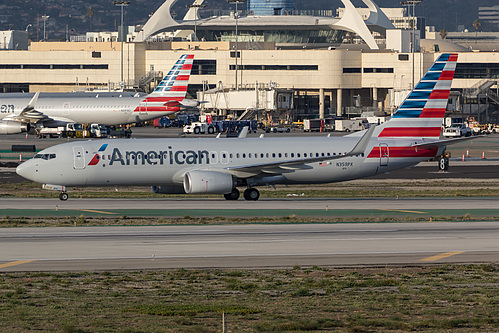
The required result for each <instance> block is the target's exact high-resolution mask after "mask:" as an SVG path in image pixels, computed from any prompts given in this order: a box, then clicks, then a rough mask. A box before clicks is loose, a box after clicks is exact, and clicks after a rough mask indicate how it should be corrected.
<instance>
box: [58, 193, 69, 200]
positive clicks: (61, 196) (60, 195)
mask: <svg viewBox="0 0 499 333" xmlns="http://www.w3.org/2000/svg"><path fill="white" fill-rule="evenodd" d="M68 198H69V195H68V194H67V193H66V192H61V193H60V194H59V200H61V201H66V200H68Z"/></svg>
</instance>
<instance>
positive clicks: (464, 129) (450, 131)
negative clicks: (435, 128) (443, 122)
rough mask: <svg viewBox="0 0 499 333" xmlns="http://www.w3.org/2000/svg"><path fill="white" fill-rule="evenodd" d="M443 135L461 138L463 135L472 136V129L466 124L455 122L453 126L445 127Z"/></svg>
mask: <svg viewBox="0 0 499 333" xmlns="http://www.w3.org/2000/svg"><path fill="white" fill-rule="evenodd" d="M442 135H443V136H445V137H447V138H452V137H454V138H459V137H462V136H470V135H471V129H470V128H469V127H468V126H466V124H462V123H455V124H453V125H452V126H451V127H447V128H444V130H443V132H442Z"/></svg>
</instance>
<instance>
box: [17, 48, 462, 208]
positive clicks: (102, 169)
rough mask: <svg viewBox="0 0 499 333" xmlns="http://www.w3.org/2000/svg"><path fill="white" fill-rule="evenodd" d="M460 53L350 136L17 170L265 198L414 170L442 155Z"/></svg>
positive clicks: (158, 142) (95, 156)
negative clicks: (264, 192)
mask: <svg viewBox="0 0 499 333" xmlns="http://www.w3.org/2000/svg"><path fill="white" fill-rule="evenodd" d="M456 61H457V54H442V55H441V56H440V57H439V58H438V60H437V61H436V62H435V63H434V64H433V65H432V67H431V68H430V69H429V71H428V72H427V73H426V74H425V76H424V77H423V78H422V79H421V81H420V82H419V83H418V85H417V86H416V88H415V89H414V90H413V91H412V92H411V93H410V95H409V96H408V97H407V99H406V100H405V101H404V102H403V104H402V105H401V106H400V108H399V109H398V110H397V112H396V113H395V114H394V115H393V117H392V118H391V119H390V120H389V121H387V122H385V123H383V124H381V125H379V126H376V127H374V126H373V127H371V128H370V129H369V130H365V131H363V132H358V133H354V134H352V135H347V136H344V137H330V136H324V137H299V138H297V137H296V138H293V137H283V138H264V137H263V135H262V136H260V137H259V138H246V137H245V135H244V134H243V135H240V137H239V138H238V139H229V138H192V139H187V138H178V139H137V140H130V139H114V140H113V139H107V140H98V141H86V142H72V143H65V144H61V145H56V146H54V147H51V148H48V149H45V150H43V151H42V152H40V153H39V154H37V155H36V156H35V158H33V159H31V160H29V161H27V162H24V163H22V164H21V165H19V167H18V168H17V173H18V174H19V175H21V176H23V177H25V178H27V179H30V180H32V181H35V182H39V183H44V184H45V188H48V189H56V190H60V191H61V195H60V199H61V200H66V199H67V198H68V195H67V193H66V192H65V190H66V187H67V186H106V185H110V186H118V185H151V186H152V189H153V191H154V192H156V193H170V194H174V193H189V194H204V193H214V194H223V195H224V196H225V198H226V199H227V200H237V199H238V198H239V191H238V189H237V187H245V188H246V189H245V191H244V198H245V199H246V200H258V198H259V196H260V194H259V191H258V190H257V189H256V188H255V186H262V185H275V184H317V183H331V182H339V181H344V180H351V179H357V178H363V177H369V176H373V175H376V174H380V173H385V172H388V171H392V170H396V169H400V168H405V167H410V166H414V165H416V164H417V163H419V162H421V161H424V160H428V159H431V158H434V157H436V156H440V155H441V154H442V152H443V151H444V150H445V148H446V145H447V144H450V143H454V142H456V141H457V140H459V139H454V140H440V139H439V137H440V130H441V124H442V119H443V117H444V114H445V109H446V107H447V101H448V98H449V92H450V88H451V84H452V79H453V77H454V70H455V67H456Z"/></svg>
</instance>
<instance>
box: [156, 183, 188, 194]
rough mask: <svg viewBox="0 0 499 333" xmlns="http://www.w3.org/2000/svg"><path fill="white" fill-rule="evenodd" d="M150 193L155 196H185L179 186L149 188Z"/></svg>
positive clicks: (181, 187) (182, 188)
mask: <svg viewBox="0 0 499 333" xmlns="http://www.w3.org/2000/svg"><path fill="white" fill-rule="evenodd" d="M151 191H152V192H153V193H156V194H185V191H184V187H183V186H181V185H166V186H151Z"/></svg>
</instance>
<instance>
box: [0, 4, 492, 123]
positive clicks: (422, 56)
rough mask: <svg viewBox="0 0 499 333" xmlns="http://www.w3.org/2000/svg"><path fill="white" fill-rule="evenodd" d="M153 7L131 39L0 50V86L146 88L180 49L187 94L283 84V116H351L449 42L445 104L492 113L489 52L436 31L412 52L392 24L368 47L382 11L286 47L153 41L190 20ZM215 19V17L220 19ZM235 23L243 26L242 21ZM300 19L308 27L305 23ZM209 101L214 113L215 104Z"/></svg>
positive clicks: (381, 25) (394, 97)
mask: <svg viewBox="0 0 499 333" xmlns="http://www.w3.org/2000/svg"><path fill="white" fill-rule="evenodd" d="M366 1H367V0H366ZM168 2H170V3H169V5H171V2H172V1H170V0H167V1H166V2H165V3H168ZM369 3H372V2H371V1H369ZM162 7H163V6H162ZM376 7H377V6H376ZM160 10H161V8H160V9H159V10H158V12H159V11H160ZM347 10H348V8H347ZM350 13H351V12H350ZM156 14H157V13H155V14H154V15H153V16H152V17H151V19H150V21H149V22H148V23H146V25H145V26H144V28H143V30H142V31H140V32H138V33H137V34H136V35H137V36H136V37H135V41H127V42H125V43H121V42H117V41H116V39H115V38H113V37H112V36H111V37H110V38H101V39H98V38H96V39H93V38H92V39H91V40H92V41H85V42H33V43H31V45H30V48H29V50H1V51H0V75H1V77H2V80H1V83H0V89H1V90H2V91H3V92H9V91H43V92H56V91H57V92H68V91H74V90H80V91H81V90H89V89H114V88H117V87H118V86H120V85H121V86H125V88H142V89H144V90H150V89H151V88H152V87H153V86H154V85H155V84H156V83H157V82H158V80H160V79H161V78H162V76H163V75H166V73H167V71H168V70H169V69H170V68H171V66H172V64H173V63H175V61H176V60H177V59H178V58H179V57H180V55H182V54H185V53H189V54H194V55H195V60H194V65H193V69H192V75H191V78H190V81H189V93H190V94H191V96H192V97H194V98H195V97H196V92H199V91H203V90H208V89H212V88H215V87H217V88H218V89H219V90H227V89H238V90H245V89H253V90H254V89H255V88H256V87H260V88H261V89H276V91H287V92H292V94H293V98H294V103H293V110H292V117H291V119H292V120H299V119H302V118H314V117H317V116H321V117H328V116H330V115H331V116H336V115H338V116H340V115H342V116H350V115H358V114H360V113H362V112H365V111H371V112H375V113H379V114H385V115H390V113H391V112H393V110H394V108H395V107H396V106H398V105H399V104H400V103H401V102H402V100H403V99H404V98H405V96H406V95H407V93H408V91H410V90H411V89H412V86H413V84H414V83H417V81H418V80H419V78H420V77H421V75H422V74H423V73H425V72H426V71H427V70H428V68H429V67H430V65H431V64H432V63H433V61H434V60H435V59H436V58H437V57H438V55H439V54H440V53H441V52H457V53H459V58H458V65H457V69H456V74H455V80H454V82H453V86H452V89H453V90H455V91H456V92H457V93H458V94H457V95H456V96H458V97H456V99H455V100H453V101H451V102H452V103H453V105H451V106H450V109H451V110H453V109H454V110H456V111H459V112H468V113H469V112H471V113H473V112H474V113H476V115H475V116H479V117H481V118H482V120H483V122H485V121H487V122H494V121H497V118H498V111H497V110H498V107H497V105H496V104H499V102H498V99H499V98H498V96H497V88H498V87H497V80H498V79H499V54H498V53H497V52H476V51H475V52H472V51H471V50H469V49H466V48H464V47H462V46H459V45H456V44H453V43H448V42H445V41H442V40H422V41H421V52H414V53H412V52H408V51H407V50H406V49H404V43H405V44H407V43H410V42H408V41H405V40H404V38H405V37H404V36H403V34H394V36H395V37H393V38H394V40H388V39H387V40H386V45H379V44H376V47H373V44H372V43H377V41H376V42H375V40H374V38H373V37H372V35H371V34H370V35H369V36H370V37H371V39H369V36H366V35H365V31H364V30H363V29H364V28H365V29H368V27H370V28H371V29H373V30H372V31H371V30H368V31H370V32H374V31H382V30H383V29H384V30H385V34H386V35H389V33H387V31H391V30H397V29H391V28H390V27H389V26H388V24H387V23H386V22H384V21H382V20H378V21H377V22H373V21H372V20H371V21H369V18H368V19H367V20H363V19H362V18H361V16H360V15H359V14H357V15H358V17H357V20H355V19H354V20H353V22H354V23H352V22H350V23H347V24H345V21H344V20H345V17H347V18H348V15H346V14H344V16H343V18H341V19H339V18H336V19H335V21H331V20H329V21H327V22H326V21H324V24H322V25H321V23H320V21H317V24H318V25H321V29H330V31H331V32H335V31H341V32H342V34H343V33H345V32H349V31H352V30H355V29H358V30H359V31H358V33H357V36H361V40H363V41H362V42H361V43H355V42H353V43H348V41H347V42H345V40H343V43H342V44H338V45H337V44H335V45H330V46H329V47H325V46H324V45H323V44H322V43H317V45H314V43H310V42H306V43H301V44H300V43H298V44H299V45H297V44H296V43H288V44H289V47H285V46H286V45H284V44H286V43H281V42H278V41H254V40H250V39H246V40H244V39H243V40H240V41H232V40H227V41H208V40H204V41H202V40H197V39H193V40H192V41H181V42H176V41H154V39H153V38H151V36H154V33H156V32H158V33H160V32H165V31H167V30H176V29H178V28H179V26H182V27H183V28H184V29H190V28H193V22H192V21H189V22H187V23H185V22H186V21H181V22H177V21H176V22H175V23H171V22H170V23H171V26H169V27H167V28H165V26H164V25H165V24H164V20H163V21H161V22H162V25H161V26H158V25H157V24H156V26H155V28H153V29H150V27H151V25H149V26H148V24H149V23H150V22H151V20H153V19H154V18H155V15H156ZM282 17H289V16H282ZM378 17H381V15H378ZM385 17H386V16H385ZM257 18H258V16H257ZM358 18H361V19H360V20H361V21H362V22H363V23H364V27H357V26H356V25H358V24H359V22H360V21H359V20H358ZM228 20H230V19H228ZM253 20H255V19H253ZM256 20H258V19H256ZM166 21H168V20H166ZM218 21H219V24H220V21H224V20H223V19H219V20H218ZM241 21H243V20H242V19H241ZM250 21H251V19H249V20H247V21H246V23H245V24H246V28H247V29H250V27H252V28H251V29H253V31H259V30H258V29H260V27H257V26H255V23H254V21H253V23H251V22H250ZM342 21H343V22H342ZM296 22H297V21H294V19H293V20H290V21H289V22H288V23H289V24H288V23H286V24H288V25H287V26H286V25H285V22H284V21H282V22H281V23H280V24H281V25H282V27H281V28H282V29H281V30H279V29H277V28H276V29H275V30H274V32H281V33H283V32H284V31H290V30H291V28H293V27H296V26H297V23H296ZM152 23H155V22H152ZM215 23H216V22H215V20H214V19H210V20H206V21H205V23H204V24H205V29H206V31H215V28H216V25H215ZM299 23H300V21H298V24H299ZM196 24H199V25H198V26H196V27H195V28H196V30H197V31H198V32H200V31H202V28H201V27H202V24H201V23H200V22H197V23H196ZM222 24H223V25H225V23H222ZM242 26H243V31H244V24H243V25H242ZM148 27H149V28H148ZM327 27H330V28H327ZM373 27H374V28H373ZM148 29H149V30H148ZM165 29H166V30H165ZM224 29H225V28H224ZM286 29H287V30H286ZM303 29H308V30H309V31H311V28H308V27H304V28H303ZM341 29H343V30H341ZM222 30H223V29H222ZM399 31H400V30H399ZM401 31H407V30H401ZM145 35H148V36H145ZM362 36H364V37H362ZM95 40H97V41H95ZM236 44H237V45H236ZM122 46H123V48H122ZM387 47H388V48H387ZM236 48H237V52H236ZM436 51H438V52H436ZM236 55H237V57H236ZM236 64H237V66H236ZM236 82H237V86H236ZM0 101H1V95H0ZM248 107H250V106H248ZM251 107H255V105H252V106H251ZM256 107H257V108H258V105H256ZM467 107H468V109H466V108H467ZM467 110H468V111H467ZM208 111H210V112H213V113H214V114H217V110H208ZM234 111H236V112H242V111H244V110H234ZM276 111H277V110H276ZM287 111H290V110H287ZM288 113H289V112H288Z"/></svg>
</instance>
